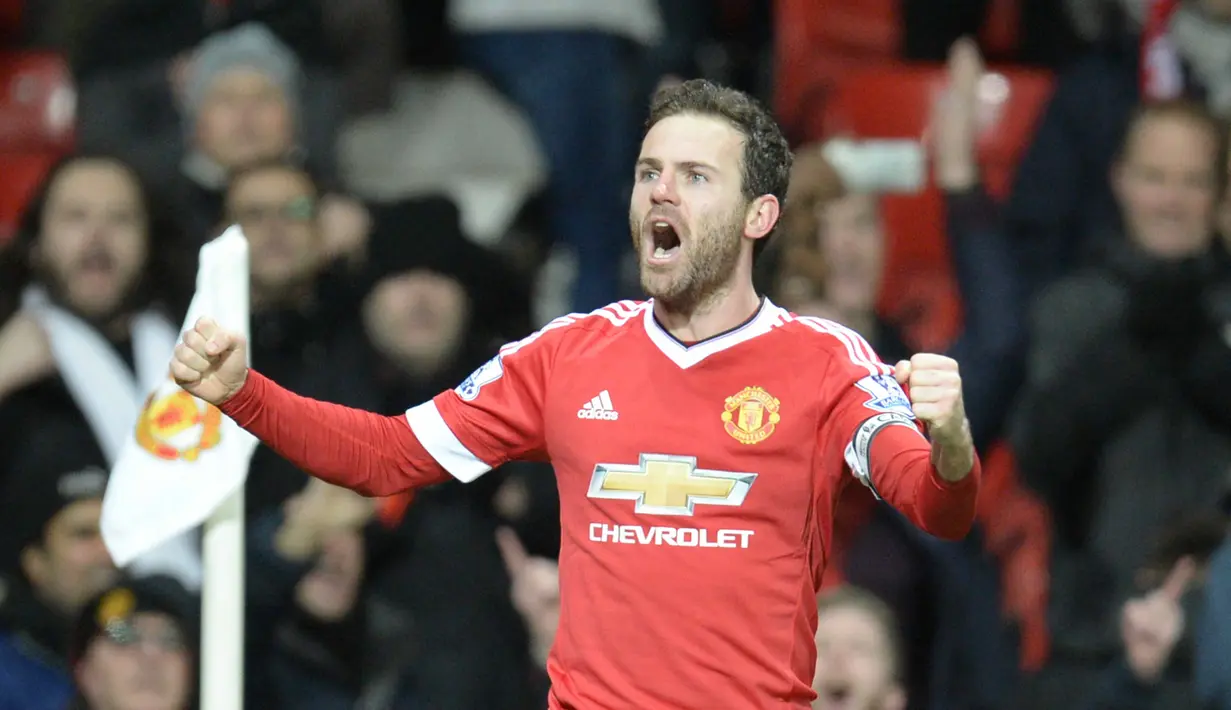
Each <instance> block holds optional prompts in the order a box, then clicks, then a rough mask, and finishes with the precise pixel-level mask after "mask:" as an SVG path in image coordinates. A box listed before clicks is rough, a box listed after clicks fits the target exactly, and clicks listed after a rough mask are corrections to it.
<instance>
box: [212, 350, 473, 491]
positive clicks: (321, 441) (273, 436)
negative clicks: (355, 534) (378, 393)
mask: <svg viewBox="0 0 1231 710" xmlns="http://www.w3.org/2000/svg"><path fill="white" fill-rule="evenodd" d="M222 412H223V413H224V414H226V415H227V416H229V417H231V418H232V419H234V420H235V422H236V423H237V424H239V425H240V426H241V427H243V428H244V429H247V430H248V431H249V432H251V433H252V434H253V435H254V436H256V437H257V438H258V439H260V440H261V441H262V442H263V443H264V444H265V445H267V446H269V447H270V448H271V449H273V450H274V451H276V452H277V453H278V454H279V455H280V456H282V457H283V458H285V459H287V460H288V461H290V462H291V463H293V464H295V465H296V466H298V467H299V468H301V469H303V470H304V471H306V472H307V473H309V474H311V475H312V476H315V477H317V478H320V479H322V480H324V481H327V482H329V483H332V484H334V485H337V486H342V487H344V488H349V489H351V490H354V491H357V492H359V493H362V494H364V495H369V496H387V495H393V494H395V493H400V492H402V491H405V490H408V489H411V488H419V487H422V486H427V485H431V484H433V483H439V482H441V481H444V480H448V477H449V476H448V474H447V473H446V472H445V471H444V469H443V468H441V467H440V465H439V464H437V463H436V461H435V460H434V459H433V458H432V457H431V455H430V454H428V453H427V451H426V450H425V449H424V448H423V446H422V444H420V443H419V440H418V439H416V438H415V435H414V434H413V433H412V432H411V430H410V426H409V425H408V424H407V423H406V420H405V418H404V417H401V416H397V417H386V416H382V415H379V414H373V413H371V412H365V411H362V410H358V409H352V408H350V407H344V406H342V405H338V404H329V403H327V402H320V401H317V400H314V399H310V398H308V397H302V396H300V395H297V394H295V393H293V392H291V391H289V390H287V389H285V388H283V387H281V386H279V385H278V384H276V383H274V382H273V381H272V380H270V379H269V378H267V377H265V376H263V375H261V374H260V373H259V372H256V371H254V370H253V371H249V373H248V379H247V381H246V382H245V383H244V386H243V388H242V389H240V391H239V392H237V393H236V394H235V396H234V397H232V398H231V399H230V400H228V401H227V402H226V403H224V404H223V405H222Z"/></svg>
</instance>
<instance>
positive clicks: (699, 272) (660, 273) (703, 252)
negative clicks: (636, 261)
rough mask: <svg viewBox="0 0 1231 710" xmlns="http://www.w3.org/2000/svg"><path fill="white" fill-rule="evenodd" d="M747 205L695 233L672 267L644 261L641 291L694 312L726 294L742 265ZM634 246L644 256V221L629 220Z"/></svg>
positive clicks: (707, 222) (682, 246)
mask: <svg viewBox="0 0 1231 710" xmlns="http://www.w3.org/2000/svg"><path fill="white" fill-rule="evenodd" d="M743 221H744V205H737V206H736V208H735V209H733V210H732V211H731V212H730V213H729V214H727V215H724V216H720V217H716V218H713V219H710V220H705V221H703V222H702V223H701V224H700V225H698V227H699V228H698V229H696V230H694V231H692V233H691V239H689V241H688V243H687V244H684V243H682V242H681V244H680V249H681V250H682V252H683V253H681V254H680V258H679V259H678V261H676V262H675V263H673V264H669V265H667V266H665V267H657V266H651V265H648V264H646V263H645V262H644V261H641V264H640V266H641V288H642V290H643V291H645V293H646V295H647V296H649V297H650V298H653V299H654V300H655V301H657V302H659V303H662V304H663V305H664V306H666V307H667V308H669V309H670V310H672V311H676V312H679V313H694V312H696V311H697V310H699V309H701V308H702V307H703V306H704V305H705V304H706V303H708V302H711V301H713V300H714V299H716V298H718V297H719V296H721V295H722V294H723V293H725V292H726V290H727V288H728V287H729V282H730V280H731V274H733V273H734V272H735V268H736V266H737V265H738V264H739V257H740V251H741V248H742V245H743V238H742V237H743ZM629 228H630V230H631V232H632V236H633V243H634V244H636V246H637V251H638V255H639V256H640V253H641V248H642V244H641V233H642V225H641V222H639V221H638V220H636V219H635V218H633V217H631V216H630V218H629Z"/></svg>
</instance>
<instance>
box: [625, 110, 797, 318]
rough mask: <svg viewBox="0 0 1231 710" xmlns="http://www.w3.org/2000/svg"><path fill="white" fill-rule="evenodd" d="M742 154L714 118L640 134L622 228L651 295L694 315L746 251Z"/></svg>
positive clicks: (680, 119) (663, 124) (735, 134)
mask: <svg viewBox="0 0 1231 710" xmlns="http://www.w3.org/2000/svg"><path fill="white" fill-rule="evenodd" d="M743 150H744V138H743V135H742V134H741V133H740V132H739V131H738V130H736V129H735V128H734V127H733V126H732V125H731V124H730V123H728V122H727V121H725V120H724V119H721V118H717V117H712V116H698V115H693V114H681V115H676V116H671V117H669V118H665V119H663V120H661V121H659V122H658V123H656V124H655V125H654V126H653V127H652V128H651V129H650V130H649V132H647V133H646V136H645V139H644V140H643V141H642V144H641V155H640V158H639V159H638V162H637V168H636V180H635V182H634V185H633V195H632V203H631V205H630V207H629V214H628V222H629V228H630V230H631V231H632V238H633V246H634V247H635V248H636V250H637V254H638V257H639V263H640V266H641V286H642V288H643V289H645V292H646V293H647V294H648V295H649V296H651V297H653V298H654V299H656V300H658V301H660V302H662V303H663V304H665V305H667V306H670V307H672V308H674V309H676V310H679V311H684V312H689V311H692V310H693V309H695V308H696V306H697V305H698V304H701V303H704V302H705V300H706V299H707V298H708V297H710V296H712V295H714V294H716V293H717V292H719V291H721V290H722V289H723V288H724V287H725V286H726V285H727V283H728V282H729V281H730V280H731V279H732V277H733V275H734V273H735V271H736V268H737V266H738V265H739V261H740V256H741V254H742V253H743V252H744V250H745V249H748V250H751V248H752V244H751V243H749V244H744V241H745V240H744V239H743V238H742V237H743V236H744V235H745V234H746V233H748V231H749V230H748V224H747V223H748V222H749V219H750V217H749V215H750V213H752V214H755V211H753V210H751V207H752V205H750V203H749V200H748V199H747V198H746V197H745V196H744V194H743V192H742V179H743V178H742V174H741V162H742V157H743ZM758 202H759V201H758ZM758 206H759V205H758ZM773 218H774V219H776V218H777V212H776V211H775V212H774V214H773ZM770 226H772V221H771V222H770V224H769V225H768V226H765V228H764V232H768V231H769V227H770ZM764 232H760V233H758V234H757V236H762V235H763V234H764Z"/></svg>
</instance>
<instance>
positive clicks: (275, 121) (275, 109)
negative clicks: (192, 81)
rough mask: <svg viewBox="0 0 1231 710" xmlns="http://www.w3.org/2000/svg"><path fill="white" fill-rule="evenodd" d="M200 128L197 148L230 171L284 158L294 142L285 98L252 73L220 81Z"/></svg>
mask: <svg viewBox="0 0 1231 710" xmlns="http://www.w3.org/2000/svg"><path fill="white" fill-rule="evenodd" d="M196 125H197V147H198V148H199V149H200V150H201V152H202V153H204V154H205V155H206V156H208V157H209V158H210V159H211V160H213V161H214V162H215V163H217V164H219V165H220V166H222V167H224V168H227V169H234V168H238V167H240V166H243V165H247V164H251V163H254V162H257V161H260V160H269V159H271V158H277V157H280V156H282V155H285V154H286V153H287V151H289V150H290V149H291V146H292V143H293V141H294V130H293V126H294V118H293V117H292V116H291V107H290V104H289V103H288V101H287V97H286V95H285V94H283V92H282V89H281V88H280V87H278V85H277V84H275V83H274V82H272V81H270V80H269V78H268V77H267V76H266V75H264V74H262V73H260V72H258V71H254V70H252V69H232V70H231V71H228V72H225V73H223V74H221V75H220V76H219V77H218V78H216V79H215V80H214V82H213V84H211V85H210V87H209V91H208V92H207V93H206V95H205V100H204V101H203V102H202V104H201V109H200V112H199V113H198V115H197V124H196Z"/></svg>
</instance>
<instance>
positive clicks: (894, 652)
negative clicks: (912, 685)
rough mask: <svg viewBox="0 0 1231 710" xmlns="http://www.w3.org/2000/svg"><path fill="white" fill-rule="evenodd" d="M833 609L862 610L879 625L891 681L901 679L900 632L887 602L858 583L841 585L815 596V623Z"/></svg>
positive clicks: (899, 680)
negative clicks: (855, 584) (887, 652)
mask: <svg viewBox="0 0 1231 710" xmlns="http://www.w3.org/2000/svg"><path fill="white" fill-rule="evenodd" d="M836 609H855V610H856V611H862V612H863V613H865V614H867V615H868V616H870V617H872V620H873V621H874V622H875V623H876V625H877V626H879V627H880V628H881V632H882V633H884V634H885V645H886V646H888V649H887V650H888V651H889V673H890V677H891V678H893V680H894V681H897V682H901V681H902V673H903V668H902V635H901V633H900V632H899V631H898V621H897V619H896V618H895V617H894V615H893V610H892V609H890V608H889V605H888V604H886V603H885V602H884V601H882V600H881V598H880V597H878V596H876V595H875V594H873V593H872V592H869V591H868V590H866V589H863V588H861V587H855V586H851V585H844V586H841V587H838V588H837V589H835V590H833V591H831V592H827V593H825V594H822V595H821V596H820V597H818V598H817V600H816V612H817V613H816V616H817V620H818V621H817V623H820V617H822V616H824V615H825V614H826V612H830V611H834V610H836Z"/></svg>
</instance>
